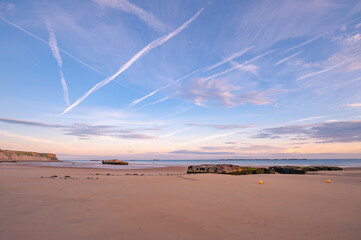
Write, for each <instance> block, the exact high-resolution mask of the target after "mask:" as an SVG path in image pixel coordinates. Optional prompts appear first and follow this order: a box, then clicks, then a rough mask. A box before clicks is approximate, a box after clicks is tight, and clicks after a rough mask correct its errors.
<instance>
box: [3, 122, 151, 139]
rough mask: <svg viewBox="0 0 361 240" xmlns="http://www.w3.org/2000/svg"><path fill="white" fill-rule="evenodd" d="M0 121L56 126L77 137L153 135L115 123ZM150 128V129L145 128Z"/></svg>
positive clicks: (145, 136) (139, 137) (126, 137)
mask: <svg viewBox="0 0 361 240" xmlns="http://www.w3.org/2000/svg"><path fill="white" fill-rule="evenodd" d="M0 122H4V123H9V124H20V125H24V126H31V127H43V128H44V127H45V128H56V129H61V130H62V131H64V134H65V135H71V136H76V137H78V138H79V139H83V140H85V139H89V138H91V137H101V136H103V137H113V138H120V139H154V138H156V137H155V136H152V135H149V134H142V133H138V132H137V131H139V130H142V129H118V128H117V127H116V126H115V125H89V124H86V123H73V124H68V125H63V124H47V123H42V122H34V121H25V120H18V119H9V118H0ZM146 130H150V129H146Z"/></svg>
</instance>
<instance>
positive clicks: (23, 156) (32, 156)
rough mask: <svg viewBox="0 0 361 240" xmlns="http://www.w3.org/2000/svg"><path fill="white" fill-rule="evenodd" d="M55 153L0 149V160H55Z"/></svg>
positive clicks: (56, 159)
mask: <svg viewBox="0 0 361 240" xmlns="http://www.w3.org/2000/svg"><path fill="white" fill-rule="evenodd" d="M56 161H59V160H58V158H57V157H56V154H53V153H37V152H22V151H10V150H1V149H0V162H56Z"/></svg>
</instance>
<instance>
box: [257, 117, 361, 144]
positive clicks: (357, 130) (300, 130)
mask: <svg viewBox="0 0 361 240" xmlns="http://www.w3.org/2000/svg"><path fill="white" fill-rule="evenodd" d="M263 132H264V133H263V138H275V137H277V138H279V137H281V136H286V137H287V136H288V137H291V138H294V139H295V140H299V139H316V140H320V142H321V143H325V142H361V121H335V122H323V123H318V124H307V125H290V126H284V127H277V128H268V129H264V130H263ZM256 137H257V136H256ZM258 137H261V136H258Z"/></svg>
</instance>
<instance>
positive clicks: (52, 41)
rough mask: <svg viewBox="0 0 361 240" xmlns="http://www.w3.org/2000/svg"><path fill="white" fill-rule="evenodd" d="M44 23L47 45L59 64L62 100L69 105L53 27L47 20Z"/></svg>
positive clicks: (67, 91) (66, 86) (61, 62)
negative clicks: (47, 34)
mask: <svg viewBox="0 0 361 240" xmlns="http://www.w3.org/2000/svg"><path fill="white" fill-rule="evenodd" d="M46 25H47V28H48V32H49V47H50V49H51V52H52V53H53V56H54V58H55V59H56V62H57V63H58V66H59V73H60V81H61V85H62V87H63V96H64V100H65V103H66V105H67V106H70V101H69V90H68V85H67V84H66V81H65V79H64V75H63V71H62V70H61V68H62V66H63V61H62V59H61V56H60V53H59V48H58V43H57V41H56V38H55V33H54V29H53V28H52V27H51V25H50V23H49V22H47V23H46Z"/></svg>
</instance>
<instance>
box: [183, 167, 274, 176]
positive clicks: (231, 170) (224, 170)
mask: <svg viewBox="0 0 361 240" xmlns="http://www.w3.org/2000/svg"><path fill="white" fill-rule="evenodd" d="M187 173H220V174H232V175H248V174H272V173H275V172H274V170H273V169H270V168H254V167H241V166H237V165H232V164H202V165H194V166H189V167H188V170H187Z"/></svg>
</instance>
